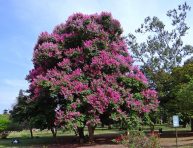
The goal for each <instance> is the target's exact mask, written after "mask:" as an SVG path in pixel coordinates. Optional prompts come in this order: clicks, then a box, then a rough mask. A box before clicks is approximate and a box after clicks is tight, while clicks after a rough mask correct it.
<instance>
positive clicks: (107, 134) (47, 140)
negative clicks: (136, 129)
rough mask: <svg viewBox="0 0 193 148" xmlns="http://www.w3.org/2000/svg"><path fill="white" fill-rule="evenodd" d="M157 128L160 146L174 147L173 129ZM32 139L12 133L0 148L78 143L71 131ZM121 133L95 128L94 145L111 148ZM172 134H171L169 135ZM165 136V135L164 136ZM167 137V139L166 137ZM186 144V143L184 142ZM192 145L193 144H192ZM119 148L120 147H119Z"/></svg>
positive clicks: (26, 134) (41, 134) (36, 133)
mask: <svg viewBox="0 0 193 148" xmlns="http://www.w3.org/2000/svg"><path fill="white" fill-rule="evenodd" d="M159 128H162V130H163V136H166V137H161V138H160V141H161V144H162V145H164V146H167V145H168V144H170V145H171V144H172V143H173V145H175V134H174V133H175V132H174V131H175V129H174V128H172V127H171V126H167V125H156V126H155V130H159ZM143 130H145V131H146V132H147V131H149V127H147V126H144V127H143ZM178 131H179V133H180V132H185V133H189V132H187V131H190V127H187V128H178ZM33 133H34V138H33V139H31V138H30V132H29V131H28V130H23V131H21V132H12V133H10V135H9V136H8V138H7V139H0V148H3V147H48V146H49V147H53V148H54V147H58V148H59V147H63V146H64V145H65V146H66V145H68V144H74V145H75V146H74V147H77V146H78V141H77V137H76V136H75V135H74V132H73V131H62V130H59V131H58V134H57V138H55V139H54V138H52V133H51V131H49V130H43V131H38V130H36V131H34V132H33ZM121 133H123V131H120V130H119V129H116V128H112V129H108V128H107V127H105V128H96V130H95V138H96V144H97V145H98V146H100V145H104V144H111V145H112V147H113V143H112V142H111V140H112V138H115V137H116V136H118V135H119V134H121ZM171 133H172V134H171ZM87 134H88V131H87V129H85V135H87ZM164 134H165V135H164ZM167 136H168V137H167ZM183 137H185V136H184V135H182V137H181V139H179V140H181V144H183V143H184V141H186V140H188V141H189V142H191V141H190V139H183ZM191 137H192V138H193V134H192V135H190V136H188V137H185V138H191ZM14 138H17V139H19V140H20V142H21V143H20V144H12V143H11V141H12V140H13V139H14ZM186 143H187V142H186ZM192 143H193V142H192ZM119 147H121V146H120V145H119Z"/></svg>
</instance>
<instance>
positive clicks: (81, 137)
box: [77, 127, 85, 143]
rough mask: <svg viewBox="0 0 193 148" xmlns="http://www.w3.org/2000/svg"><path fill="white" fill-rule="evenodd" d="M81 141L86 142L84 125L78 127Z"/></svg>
mask: <svg viewBox="0 0 193 148" xmlns="http://www.w3.org/2000/svg"><path fill="white" fill-rule="evenodd" d="M77 130H78V135H79V142H80V143H84V138H85V137H84V127H78V129H77Z"/></svg>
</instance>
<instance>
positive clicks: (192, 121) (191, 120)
mask: <svg viewBox="0 0 193 148" xmlns="http://www.w3.org/2000/svg"><path fill="white" fill-rule="evenodd" d="M190 122H191V132H193V118H192V117H191V119H190Z"/></svg>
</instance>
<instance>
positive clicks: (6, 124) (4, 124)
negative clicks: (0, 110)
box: [0, 114, 11, 133]
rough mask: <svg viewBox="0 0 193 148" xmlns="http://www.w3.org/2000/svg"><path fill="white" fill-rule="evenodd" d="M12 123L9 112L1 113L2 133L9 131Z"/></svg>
mask: <svg viewBox="0 0 193 148" xmlns="http://www.w3.org/2000/svg"><path fill="white" fill-rule="evenodd" d="M10 123H11V121H10V119H9V115H8V114H0V133H1V132H3V131H7V130H8V128H9V124H10Z"/></svg>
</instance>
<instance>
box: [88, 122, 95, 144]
mask: <svg viewBox="0 0 193 148" xmlns="http://www.w3.org/2000/svg"><path fill="white" fill-rule="evenodd" d="M94 130H95V126H92V125H91V124H89V125H88V136H89V142H91V143H93V142H94Z"/></svg>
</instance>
